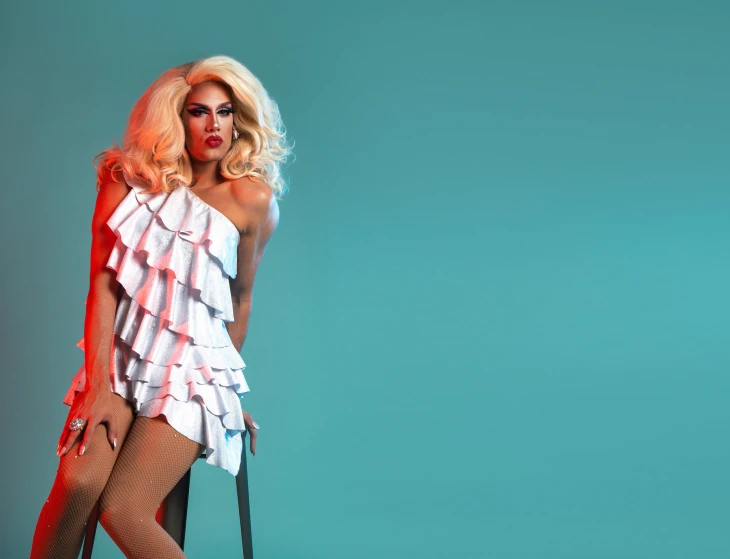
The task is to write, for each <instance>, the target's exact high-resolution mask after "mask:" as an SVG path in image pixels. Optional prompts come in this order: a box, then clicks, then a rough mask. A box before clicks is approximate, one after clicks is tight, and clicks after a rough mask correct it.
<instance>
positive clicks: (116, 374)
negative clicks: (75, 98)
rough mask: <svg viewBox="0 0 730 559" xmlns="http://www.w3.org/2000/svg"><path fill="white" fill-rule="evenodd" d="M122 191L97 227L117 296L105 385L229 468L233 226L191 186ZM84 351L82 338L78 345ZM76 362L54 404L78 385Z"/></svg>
mask: <svg viewBox="0 0 730 559" xmlns="http://www.w3.org/2000/svg"><path fill="white" fill-rule="evenodd" d="M125 180H126V182H127V184H128V185H129V186H131V187H132V188H131V190H130V191H129V192H128V193H127V195H126V197H125V198H124V199H123V200H122V201H121V202H120V203H119V205H118V206H117V208H116V209H115V210H114V213H113V214H112V215H111V217H110V218H109V219H108V221H107V225H108V226H109V227H110V228H111V230H112V231H114V233H115V234H116V236H117V240H116V244H115V245H114V248H113V250H112V253H111V256H110V257H109V260H108V261H107V263H106V266H107V268H111V269H113V270H115V271H116V279H117V281H118V282H119V283H120V285H121V287H122V288H123V289H122V290H121V295H120V298H119V303H118V306H117V310H116V315H115V319H114V333H113V336H112V346H111V348H110V349H111V352H112V354H111V356H110V357H111V360H110V370H109V377H110V385H111V391H112V392H115V393H117V394H119V395H120V396H122V397H124V398H125V399H127V400H129V401H130V402H132V403H133V404H134V407H135V409H136V411H137V414H138V415H142V416H145V417H156V416H158V415H160V414H164V416H165V417H166V419H167V422H168V423H169V424H170V425H171V426H172V427H173V428H174V429H175V430H177V431H178V432H179V433H181V434H182V435H184V436H185V437H187V438H189V439H192V440H194V441H196V442H198V443H200V444H203V445H205V450H206V461H207V462H208V464H211V465H214V466H218V467H220V468H223V469H225V470H227V471H228V472H230V473H231V474H233V475H236V474H237V473H238V470H239V467H240V462H241V450H242V437H241V433H242V432H243V431H244V430H245V429H246V426H245V423H244V421H243V415H242V413H241V402H240V400H239V395H240V394H244V393H246V392H248V391H249V388H248V385H247V384H246V380H245V378H244V376H243V369H244V368H245V367H246V365H245V363H244V362H243V359H242V358H241V356H240V354H239V352H238V350H237V349H236V348H235V347H234V346H233V343H232V342H231V338H230V336H229V335H228V330H227V329H226V326H225V324H224V323H225V322H233V320H234V317H233V305H232V300H231V292H230V283H229V280H230V279H231V278H235V277H236V249H237V247H238V242H239V232H238V229H237V228H236V226H235V225H234V224H233V223H232V222H231V221H230V220H229V219H228V218H227V217H225V216H224V215H223V214H222V213H220V212H219V211H218V210H216V209H215V208H213V207H212V206H210V205H208V204H207V203H206V202H204V201H203V200H202V199H200V198H199V197H198V196H197V195H196V194H194V193H193V191H192V190H190V189H189V188H187V187H185V186H178V187H177V188H175V189H174V190H173V191H172V192H171V193H166V192H164V191H160V192H156V193H151V194H144V193H143V192H142V191H143V190H146V189H147V188H146V187H145V185H144V184H142V183H141V182H139V181H137V180H134V179H131V178H130V177H128V176H126V175H125ZM77 345H78V347H79V348H81V350H83V349H84V339H83V338H81V340H80V341H79V342H78V344H77ZM85 385H86V370H85V366H84V365H82V366H81V368H80V369H79V371H78V372H77V373H76V375H75V376H74V377H73V379H72V382H71V386H70V388H69V389H68V392H67V393H66V396H65V398H64V400H63V402H64V403H65V404H67V405H69V406H70V405H71V404H72V403H73V400H74V397H75V394H76V392H77V391H82V390H84V388H85Z"/></svg>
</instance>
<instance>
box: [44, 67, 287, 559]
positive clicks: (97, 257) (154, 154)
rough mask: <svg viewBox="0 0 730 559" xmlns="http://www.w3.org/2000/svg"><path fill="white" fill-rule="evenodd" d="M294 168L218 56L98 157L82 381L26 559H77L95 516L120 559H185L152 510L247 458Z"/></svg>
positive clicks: (266, 102)
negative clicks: (257, 350)
mask: <svg viewBox="0 0 730 559" xmlns="http://www.w3.org/2000/svg"><path fill="white" fill-rule="evenodd" d="M290 152H291V148H290V146H289V145H288V144H287V143H286V139H285V133H284V129H283V126H282V123H281V119H280V115H279V110H278V107H277V105H276V103H275V102H274V101H273V100H272V99H271V98H270V97H269V96H268V94H267V92H266V90H265V89H264V88H263V86H262V85H261V83H260V82H259V80H258V79H256V77H255V76H254V75H253V74H252V73H251V72H250V71H249V70H248V69H246V68H245V67H244V66H242V65H241V64H240V63H238V62H236V61H235V60H233V59H231V58H228V57H225V56H215V57H212V58H206V59H202V60H198V61H196V62H191V63H188V64H184V65H182V66H179V67H176V68H172V69H171V70H168V71H167V72H165V73H163V74H162V75H161V76H160V77H159V78H158V79H157V80H155V81H154V83H153V84H152V85H151V86H150V87H149V89H148V90H147V91H146V92H145V93H144V95H142V97H141V98H140V99H139V100H138V101H137V103H136V104H135V106H134V108H133V110H132V113H131V115H130V118H129V123H128V126H127V130H126V132H125V135H124V141H123V143H122V147H121V148H119V147H117V146H114V147H113V148H112V149H109V150H105V151H103V152H102V153H100V154H99V155H98V156H97V159H98V164H97V171H98V177H97V189H98V195H97V201H96V207H95V210H94V216H93V220H92V235H93V236H92V247H91V271H90V284H89V293H88V298H87V302H86V319H85V324H84V338H83V339H82V340H81V342H79V347H81V349H82V350H84V366H82V367H81V369H80V370H79V371H78V373H77V374H76V376H75V377H74V379H73V381H72V384H71V387H70V388H69V391H68V394H67V395H66V398H65V399H64V402H65V403H66V404H69V405H70V406H71V407H70V411H69V415H68V420H67V423H66V426H65V427H64V430H63V431H62V433H61V437H60V440H59V445H58V455H59V456H60V457H61V458H60V463H59V468H58V472H57V474H56V479H55V481H54V484H53V487H52V489H51V493H50V495H49V498H48V500H47V501H46V503H45V504H44V506H43V509H42V511H41V514H40V517H39V519H38V523H37V526H36V530H35V534H34V537H33V547H32V551H31V557H32V558H38V557H53V558H56V559H58V558H65V557H68V558H72V557H73V558H75V557H77V555H78V552H79V550H80V547H81V543H82V541H83V533H84V530H85V524H86V521H87V519H88V517H89V514H90V512H91V510H92V508H93V506H94V504H95V503H96V502H97V500H98V501H99V511H100V517H99V521H100V523H101V524H102V525H103V526H104V528H105V530H106V531H107V533H108V534H109V535H110V536H111V538H112V539H113V540H114V542H115V543H116V544H117V545H118V546H119V548H120V549H121V550H122V551H123V552H124V554H125V556H127V557H135V558H141V557H154V558H155V559H161V558H168V557H170V558H173V557H175V558H179V557H185V556H184V554H183V552H182V550H181V549H180V548H179V546H178V545H177V544H176V543H175V542H174V541H173V540H172V538H171V537H170V536H169V535H168V534H167V533H166V532H165V531H164V530H163V529H162V528H161V527H160V526H159V525H158V524H157V523H156V521H155V514H156V512H157V509H158V507H159V505H160V504H161V502H162V500H163V499H164V498H165V497H166V496H167V494H168V493H169V492H170V491H171V489H172V488H173V487H174V486H175V485H176V484H177V482H178V481H179V480H180V478H181V477H182V476H183V474H184V473H185V472H186V471H187V470H188V469H189V468H190V467H191V466H192V465H193V463H194V462H195V460H196V459H197V458H198V457H199V456H200V455H201V452H202V451H203V450H205V451H206V460H207V462H208V463H210V464H212V465H215V466H218V467H221V468H224V469H226V470H227V471H228V472H230V473H231V474H234V475H235V474H236V473H237V472H238V468H239V465H240V456H241V445H242V437H241V433H242V432H243V431H244V430H246V429H248V431H249V432H250V435H251V436H250V449H251V452H252V453H254V454H255V452H256V430H257V429H258V425H256V423H255V422H254V421H253V419H252V418H251V416H250V415H249V414H248V413H246V412H245V411H243V410H242V409H241V405H240V401H239V399H238V398H239V394H243V393H245V392H247V391H248V386H247V385H246V381H245V379H244V377H243V372H242V371H243V369H244V367H245V364H244V362H243V361H242V360H241V357H240V355H239V352H240V350H241V347H242V345H243V342H244V339H245V338H246V331H247V326H248V319H249V313H250V311H251V302H252V290H253V283H254V277H255V275H256V269H257V267H258V265H259V262H260V260H261V257H262V256H263V254H264V249H265V247H266V244H267V241H268V240H269V238H270V236H271V235H272V233H273V232H274V230H275V229H276V225H277V223H278V218H279V212H278V205H277V202H276V200H277V198H278V197H279V196H280V195H281V194H282V192H283V190H284V184H283V180H282V178H281V175H280V166H281V164H282V163H283V162H284V161H285V160H286V158H287V156H288V155H289V154H290Z"/></svg>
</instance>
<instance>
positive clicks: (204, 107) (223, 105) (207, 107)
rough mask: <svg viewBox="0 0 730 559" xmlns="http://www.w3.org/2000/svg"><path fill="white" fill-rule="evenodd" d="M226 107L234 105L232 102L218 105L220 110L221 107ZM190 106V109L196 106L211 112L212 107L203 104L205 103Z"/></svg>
mask: <svg viewBox="0 0 730 559" xmlns="http://www.w3.org/2000/svg"><path fill="white" fill-rule="evenodd" d="M226 105H233V103H231V102H230V101H226V102H225V103H221V104H220V105H218V108H219V109H220V108H221V107H225V106H226ZM188 106H189V107H190V106H196V107H200V108H202V109H208V110H210V107H209V106H208V105H205V104H203V103H188Z"/></svg>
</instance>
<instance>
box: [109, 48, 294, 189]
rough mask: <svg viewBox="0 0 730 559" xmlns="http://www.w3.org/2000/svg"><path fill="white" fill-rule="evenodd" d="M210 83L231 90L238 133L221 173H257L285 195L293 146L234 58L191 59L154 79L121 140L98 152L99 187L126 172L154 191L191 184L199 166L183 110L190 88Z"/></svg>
mask: <svg viewBox="0 0 730 559" xmlns="http://www.w3.org/2000/svg"><path fill="white" fill-rule="evenodd" d="M206 81H217V82H220V83H222V84H223V85H224V86H225V87H226V89H227V90H228V92H229V94H230V96H231V101H232V105H233V111H234V112H233V124H234V126H235V127H236V129H237V130H238V132H239V137H238V139H237V140H234V141H233V142H232V144H231V149H230V150H228V152H227V153H226V154H225V155H224V156H223V159H222V160H221V162H220V172H221V175H223V177H225V178H226V179H228V180H233V179H238V178H241V177H244V176H252V177H257V178H259V179H261V180H263V181H265V182H266V183H267V184H268V185H269V186H271V188H272V189H273V190H274V193H275V195H276V197H277V198H280V197H281V195H282V194H283V193H284V191H285V189H286V184H285V182H284V179H283V177H282V175H281V165H282V164H283V163H284V162H285V161H286V159H287V157H288V156H289V155H290V154H291V151H292V146H290V145H289V144H288V143H287V141H286V132H285V129H284V126H283V123H282V121H281V116H280V114H279V108H278V106H277V104H276V102H275V101H274V100H273V99H271V97H269V94H268V93H267V92H266V90H265V89H264V86H263V85H262V84H261V82H260V81H259V80H258V79H257V78H256V76H254V75H253V74H252V73H251V71H250V70H249V69H248V68H246V67H245V66H243V65H242V64H241V63H240V62H237V61H236V60H234V59H232V58H230V57H228V56H213V57H210V58H203V59H200V60H196V61H194V62H188V63H187V64H183V65H181V66H177V67H175V68H171V69H170V70H167V71H166V72H164V73H163V74H162V75H161V76H160V77H158V78H157V79H156V80H155V81H154V82H152V85H150V87H149V88H148V89H147V91H145V92H144V94H143V95H142V96H141V97H140V98H139V100H138V101H137V102H136V103H135V104H134V107H133V108H132V112H131V114H130V115H129V121H128V123H127V129H126V130H125V132H124V138H123V141H122V146H121V147H119V146H116V145H113V147H111V148H110V149H107V150H104V151H102V152H101V153H99V154H98V155H97V156H96V157H95V158H94V162H95V167H96V170H97V190H98V189H99V188H100V187H101V185H102V182H103V181H104V180H105V177H106V176H108V175H109V173H111V176H112V177H114V180H117V181H123V178H121V173H120V172H121V171H123V172H124V173H126V174H127V175H129V176H131V177H135V178H137V179H141V180H142V181H144V182H145V183H146V184H148V185H149V189H148V192H157V191H159V190H164V191H165V192H171V191H172V190H174V189H175V188H177V187H178V186H179V185H186V186H190V185H191V184H192V181H193V172H192V166H191V163H190V156H189V155H188V153H187V150H186V149H185V129H184V126H183V121H182V116H181V114H182V110H183V105H184V103H185V98H186V97H187V95H188V93H189V92H190V90H191V89H192V86H194V85H196V84H199V83H202V82H206Z"/></svg>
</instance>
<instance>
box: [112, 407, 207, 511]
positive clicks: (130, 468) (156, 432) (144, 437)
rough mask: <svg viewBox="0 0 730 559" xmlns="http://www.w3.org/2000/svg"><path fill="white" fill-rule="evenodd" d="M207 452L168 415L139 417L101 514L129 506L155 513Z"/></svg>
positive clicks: (116, 465) (118, 465)
mask: <svg viewBox="0 0 730 559" xmlns="http://www.w3.org/2000/svg"><path fill="white" fill-rule="evenodd" d="M204 449H205V446H204V445H202V444H199V443H197V442H195V441H193V440H190V439H188V438H187V437H185V436H183V435H181V434H180V433H178V432H177V431H176V430H175V429H173V428H172V427H171V426H170V425H169V424H168V423H167V421H166V420H165V418H164V416H158V417H155V418H150V417H144V416H137V417H136V418H135V420H134V422H133V424H132V427H131V429H130V430H129V434H128V435H127V439H126V441H125V442H124V446H123V447H122V450H121V452H120V454H119V457H118V458H117V461H116V462H115V464H114V468H113V469H112V472H111V475H110V476H109V481H108V482H107V484H106V487H105V488H104V492H103V493H102V495H101V500H100V509H101V511H103V510H106V509H109V508H112V507H118V506H125V505H126V506H130V507H133V508H135V509H137V510H139V509H140V508H142V509H145V510H146V512H148V513H152V514H154V513H155V512H156V510H157V508H158V507H159V505H160V503H162V501H163V500H164V498H165V497H166V496H167V495H168V493H170V491H171V490H172V488H173V487H175V485H176V484H177V482H178V481H180V479H181V478H182V476H183V475H184V474H185V472H187V471H188V470H189V469H190V468H191V467H192V465H193V464H194V463H195V460H196V459H197V458H198V457H199V456H200V454H201V453H202V452H203V450H204Z"/></svg>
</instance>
